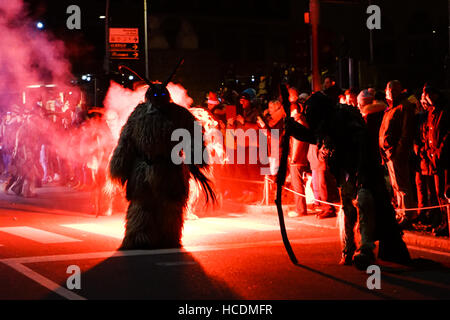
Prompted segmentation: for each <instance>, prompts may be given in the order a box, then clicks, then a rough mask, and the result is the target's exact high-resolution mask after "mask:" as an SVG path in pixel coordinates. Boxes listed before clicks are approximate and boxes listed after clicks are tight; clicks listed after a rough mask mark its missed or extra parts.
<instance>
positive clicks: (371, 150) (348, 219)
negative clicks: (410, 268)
mask: <svg viewBox="0 0 450 320" xmlns="http://www.w3.org/2000/svg"><path fill="white" fill-rule="evenodd" d="M305 115H306V118H307V122H308V125H309V128H306V127H303V126H302V125H300V124H298V123H297V122H295V121H292V120H289V123H288V130H290V131H291V134H292V136H294V137H295V138H297V139H299V140H302V141H307V142H309V143H312V144H318V146H319V149H320V150H321V154H322V156H323V157H324V158H326V159H327V160H328V163H329V165H330V170H331V172H332V173H333V174H334V176H335V177H336V180H337V183H338V185H339V188H340V191H341V200H342V204H343V211H344V215H345V223H344V225H343V226H341V227H344V229H343V230H341V231H342V232H343V233H344V237H343V240H344V243H343V247H344V248H343V254H344V256H347V255H349V257H350V258H351V257H352V256H353V254H354V251H355V249H356V245H355V244H354V237H353V228H354V226H355V224H356V219H357V211H359V222H360V231H361V237H362V244H363V245H364V244H367V247H366V248H360V250H362V249H366V250H372V249H373V242H374V241H376V240H379V251H378V257H379V258H380V259H382V260H387V261H393V262H399V263H408V262H410V256H409V252H408V249H407V247H406V245H405V243H404V242H403V240H402V232H401V229H400V228H399V226H398V224H397V221H396V220H395V211H394V208H393V206H392V204H391V202H390V196H389V193H388V191H387V189H386V186H385V184H384V179H383V177H384V174H383V170H382V167H381V165H380V164H379V163H377V159H378V157H377V156H376V153H377V152H378V150H377V146H375V145H371V140H370V138H369V134H368V130H367V127H366V125H365V123H364V120H363V119H362V116H361V114H360V112H359V111H358V110H357V109H356V108H354V107H351V106H347V105H337V106H336V105H334V103H333V101H332V100H331V99H329V98H328V97H327V96H325V95H324V94H322V93H320V92H318V93H315V94H313V95H312V96H311V97H310V98H309V100H308V101H307V102H306V113H305ZM355 198H356V199H357V203H358V208H355V207H354V205H353V203H352V200H353V199H355Z"/></svg>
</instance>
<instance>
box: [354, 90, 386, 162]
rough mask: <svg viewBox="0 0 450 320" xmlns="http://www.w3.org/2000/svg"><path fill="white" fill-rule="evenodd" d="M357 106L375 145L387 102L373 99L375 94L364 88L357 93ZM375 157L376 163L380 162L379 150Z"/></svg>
mask: <svg viewBox="0 0 450 320" xmlns="http://www.w3.org/2000/svg"><path fill="white" fill-rule="evenodd" d="M358 108H359V110H360V111H361V115H362V116H363V118H364V121H365V122H366V125H367V129H368V130H369V136H370V140H372V141H373V143H375V145H378V139H379V133H380V127H381V122H382V121H383V116H384V110H386V108H387V104H386V103H384V102H383V101H380V100H375V96H374V95H372V93H371V91H370V90H368V89H365V90H363V91H361V92H360V93H359V95H358ZM376 157H377V161H378V163H381V154H380V153H379V152H377V154H376Z"/></svg>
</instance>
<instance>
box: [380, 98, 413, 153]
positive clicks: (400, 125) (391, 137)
mask: <svg viewBox="0 0 450 320" xmlns="http://www.w3.org/2000/svg"><path fill="white" fill-rule="evenodd" d="M415 107H416V106H415V105H414V104H412V103H411V102H409V101H408V100H407V98H406V96H405V95H401V96H400V97H398V98H397V99H396V100H395V101H394V103H393V104H392V106H389V107H388V108H387V109H386V111H385V113H384V116H383V121H382V122H381V126H380V131H379V146H380V150H381V155H382V158H383V160H385V161H388V160H392V159H394V158H395V159H397V160H407V159H408V157H409V155H410V152H411V151H412V146H413V140H414V123H415V120H414V113H415Z"/></svg>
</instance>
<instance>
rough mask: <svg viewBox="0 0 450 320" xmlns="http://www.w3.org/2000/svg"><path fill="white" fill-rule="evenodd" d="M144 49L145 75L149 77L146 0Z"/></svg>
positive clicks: (145, 0) (145, 2)
mask: <svg viewBox="0 0 450 320" xmlns="http://www.w3.org/2000/svg"><path fill="white" fill-rule="evenodd" d="M144 34H145V35H144V38H145V39H144V41H145V42H144V46H145V48H144V50H145V77H146V78H147V79H149V74H148V73H149V72H148V71H149V70H148V26H147V0H144Z"/></svg>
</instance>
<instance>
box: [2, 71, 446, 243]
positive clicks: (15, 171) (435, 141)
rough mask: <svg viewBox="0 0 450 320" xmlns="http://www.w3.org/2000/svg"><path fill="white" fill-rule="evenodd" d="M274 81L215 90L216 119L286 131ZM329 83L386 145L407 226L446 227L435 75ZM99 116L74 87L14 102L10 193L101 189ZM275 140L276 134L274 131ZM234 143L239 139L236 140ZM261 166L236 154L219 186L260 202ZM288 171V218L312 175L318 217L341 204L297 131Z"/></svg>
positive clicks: (106, 145)
mask: <svg viewBox="0 0 450 320" xmlns="http://www.w3.org/2000/svg"><path fill="white" fill-rule="evenodd" d="M271 80H273V79H272V78H271V77H264V76H263V77H261V78H260V81H259V82H256V81H254V84H253V86H250V85H249V86H248V88H244V90H239V89H237V88H236V86H230V85H226V86H224V87H222V88H221V89H219V90H217V91H214V90H213V91H209V92H208V93H207V94H206V99H205V101H204V103H203V106H202V107H203V108H204V109H205V110H206V111H207V112H208V113H209V114H210V115H211V116H212V117H213V118H214V120H216V121H217V123H218V128H219V129H220V130H221V131H222V132H223V133H224V136H225V135H226V134H225V131H226V130H227V129H234V130H237V129H243V130H244V131H245V130H248V129H253V130H263V129H266V130H265V131H264V132H265V133H266V132H270V130H267V129H279V130H280V131H282V130H283V128H284V118H285V117H286V114H285V111H284V108H283V105H282V101H281V100H280V94H279V91H278V90H277V89H276V87H277V86H278V88H279V84H280V83H281V82H283V79H281V78H280V79H278V84H277V86H276V85H274V84H273V83H272V82H271ZM288 87H289V100H290V101H289V103H290V116H291V117H293V118H294V119H295V121H298V122H299V123H301V124H303V125H304V126H306V127H307V126H308V124H307V123H306V120H305V116H304V114H305V101H306V100H307V99H308V98H309V96H310V92H307V91H306V90H305V89H304V86H302V89H301V90H299V89H297V87H296V86H295V85H292V84H291V85H288ZM322 91H323V93H324V94H326V95H327V96H328V97H329V98H330V99H332V100H333V101H334V102H335V103H336V108H339V107H340V105H342V104H345V105H350V106H353V107H354V108H355V109H357V110H359V112H360V114H361V117H362V118H363V119H364V121H365V123H366V126H367V129H368V133H369V135H370V139H371V142H372V143H373V144H374V145H377V146H378V148H379V154H377V160H378V162H379V163H380V164H382V165H383V166H384V168H385V180H386V184H387V186H388V188H389V190H390V191H391V194H392V202H393V204H394V207H395V208H396V210H397V220H398V222H399V223H400V224H401V225H402V227H403V228H405V229H416V230H425V231H429V232H433V234H435V235H439V236H448V218H447V210H448V206H447V205H448V193H449V188H448V163H449V159H448V157H449V156H448V153H449V151H448V149H449V147H448V144H449V141H448V132H449V118H448V107H449V106H448V101H447V100H446V98H445V95H444V94H443V93H442V92H441V91H440V90H439V89H438V88H436V87H434V86H432V85H430V84H425V85H424V87H423V88H422V90H421V92H420V94H418V95H415V94H414V93H412V92H411V91H408V90H407V89H406V88H404V87H403V86H402V84H401V83H400V82H399V81H397V80H393V81H390V82H389V83H387V85H386V88H385V89H384V90H377V89H375V88H365V89H362V90H356V89H355V88H350V89H348V90H341V89H340V88H339V87H338V85H337V84H336V83H335V81H334V80H333V78H332V77H325V78H324V79H323V82H322ZM101 118H102V112H101V110H100V109H92V110H90V111H88V110H87V108H85V107H84V106H83V104H82V99H81V98H80V94H77V93H76V92H73V93H72V92H70V94H69V93H67V94H62V95H60V96H58V95H56V94H49V95H48V96H46V97H45V99H43V98H41V99H38V100H35V101H32V103H31V104H29V105H27V106H26V107H23V108H19V107H18V106H15V107H13V108H9V109H8V112H6V113H5V114H4V115H3V117H2V120H1V124H0V143H1V157H0V160H1V161H0V167H1V172H2V178H3V180H4V192H6V193H8V192H14V193H15V194H17V195H21V196H24V197H31V196H35V190H36V188H38V187H40V186H42V185H45V184H58V185H64V186H69V187H71V188H74V189H77V190H94V189H95V188H98V185H99V183H100V184H103V183H104V180H105V177H104V176H105V173H106V168H107V163H108V157H109V155H110V152H111V150H112V149H113V147H114V145H113V143H114V139H113V138H112V137H111V132H110V130H109V129H108V126H107V124H106V122H105V121H104V119H101ZM280 136H281V135H280ZM268 139H269V140H270V139H272V137H271V136H270V133H269V134H268ZM276 139H280V137H274V138H273V139H272V141H271V143H279V140H278V141H275V140H276ZM228 142H229V141H228V140H227V143H228ZM234 142H236V141H234ZM241 143H243V144H244V149H245V152H246V159H249V157H248V156H249V155H250V153H251V150H252V148H258V145H257V144H256V145H252V142H251V141H250V140H245V141H243V142H242V141H241ZM269 145H270V144H269ZM232 147H233V148H237V142H236V143H233V145H232ZM268 157H269V163H270V167H271V172H270V174H269V175H275V174H276V168H277V166H278V161H279V159H278V158H277V157H276V156H275V155H271V154H270V151H269V153H268ZM228 160H230V159H228ZM260 169H261V165H260V164H249V163H248V162H246V163H237V161H234V162H232V164H229V165H227V163H225V164H221V165H217V166H215V167H214V178H215V181H216V186H217V189H218V192H219V193H220V194H221V196H222V197H223V198H224V199H226V198H230V199H233V200H234V201H238V202H242V203H256V202H257V201H258V200H261V195H262V188H263V185H264V176H262V175H261V170H260ZM289 171H290V178H289V179H288V181H289V182H290V184H291V188H292V189H293V190H295V192H296V194H295V195H294V196H293V201H294V210H292V211H291V212H289V215H290V216H291V217H296V216H304V215H307V214H308V209H311V208H308V207H307V203H306V199H305V197H303V196H300V195H298V194H305V187H306V182H307V180H308V179H311V186H312V190H313V193H314V198H315V200H317V201H316V202H315V203H314V204H312V207H313V209H314V211H315V212H317V217H318V218H320V219H325V218H331V217H335V216H336V215H337V212H336V210H337V209H336V208H337V206H336V205H334V204H335V203H339V190H338V188H337V186H336V181H335V179H334V177H333V176H332V175H331V173H330V169H329V167H328V164H327V162H326V160H324V158H323V157H322V156H321V152H320V150H318V147H317V146H316V145H312V144H308V143H306V142H301V141H298V140H295V139H293V138H291V148H290V156H289Z"/></svg>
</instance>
